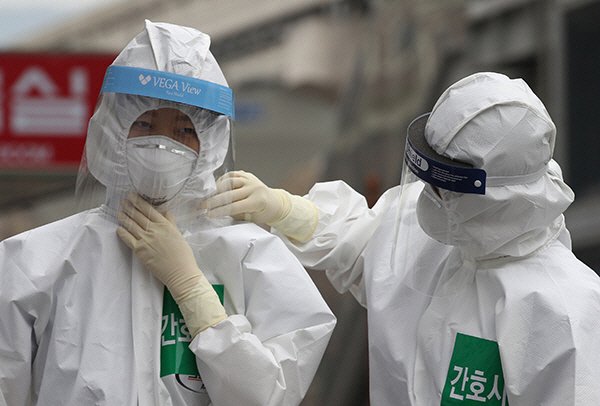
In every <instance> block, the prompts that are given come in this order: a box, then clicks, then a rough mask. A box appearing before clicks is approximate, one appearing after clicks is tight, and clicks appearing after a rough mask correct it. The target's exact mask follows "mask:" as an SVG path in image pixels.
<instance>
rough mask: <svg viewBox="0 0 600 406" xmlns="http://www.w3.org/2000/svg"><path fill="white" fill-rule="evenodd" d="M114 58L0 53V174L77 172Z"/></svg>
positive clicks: (109, 56)
mask: <svg viewBox="0 0 600 406" xmlns="http://www.w3.org/2000/svg"><path fill="white" fill-rule="evenodd" d="M114 58H115V55H81V54H48V53H44V54H30V53H10V54H0V170H32V169H33V170H47V169H59V170H60V169H73V168H77V166H78V165H79V162H80V160H81V155H82V153H83V148H84V145H85V136H86V132H87V123H88V120H89V118H90V117H91V115H92V114H93V111H94V107H95V105H96V100H97V98H98V93H99V92H100V87H101V86H102V81H103V79H104V73H105V71H106V68H107V67H108V65H110V64H111V63H112V61H113V60H114Z"/></svg>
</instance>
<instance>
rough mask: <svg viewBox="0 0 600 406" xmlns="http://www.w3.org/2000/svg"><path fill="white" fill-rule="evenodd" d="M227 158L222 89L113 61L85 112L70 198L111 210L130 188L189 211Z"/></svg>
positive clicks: (226, 100) (226, 101) (227, 111)
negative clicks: (88, 114)
mask: <svg viewBox="0 0 600 406" xmlns="http://www.w3.org/2000/svg"><path fill="white" fill-rule="evenodd" d="M233 162H234V150H233V94H232V91H231V89H230V88H228V87H225V86H221V85H218V84H215V83H211V82H207V81H204V80H199V79H194V78H191V77H188V76H182V75H176V74H172V73H167V72H160V71H155V70H148V69H140V68H133V67H125V66H115V65H113V66H110V67H109V68H108V70H107V72H106V76H105V79H104V83H103V86H102V90H101V94H100V98H99V101H98V105H97V108H96V111H95V113H94V115H93V116H92V118H91V119H90V123H89V127H88V137H87V140H86V148H85V152H84V157H83V159H82V164H81V166H80V171H79V175H78V180H77V198H78V201H79V204H80V206H81V208H82V209H83V208H90V207H94V206H97V205H98V204H99V203H105V204H106V206H107V207H108V208H110V209H113V210H118V208H119V205H120V201H121V199H123V198H124V197H126V196H127V194H128V193H130V192H134V193H137V194H139V195H141V196H142V197H143V198H144V199H145V200H147V201H148V202H149V203H151V204H152V205H153V206H155V207H156V208H157V209H158V210H159V211H167V210H170V211H172V212H174V213H175V212H177V211H190V210H192V211H195V210H197V209H195V208H196V207H197V206H198V203H199V202H200V200H202V199H204V198H206V197H208V196H209V195H211V194H213V193H214V192H215V191H216V186H215V181H216V179H217V178H218V177H220V176H221V175H223V174H224V173H226V172H228V171H230V170H232V169H233ZM103 198H104V201H103V202H102V201H99V200H101V199H103Z"/></svg>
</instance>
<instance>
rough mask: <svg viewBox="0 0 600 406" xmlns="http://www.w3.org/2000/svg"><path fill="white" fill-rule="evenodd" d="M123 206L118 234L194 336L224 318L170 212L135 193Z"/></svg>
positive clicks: (223, 310) (217, 299) (223, 312)
mask: <svg viewBox="0 0 600 406" xmlns="http://www.w3.org/2000/svg"><path fill="white" fill-rule="evenodd" d="M121 206H122V208H123V211H121V212H119V213H118V214H117V217H118V218H119V221H120V222H121V224H122V226H121V227H118V228H117V234H118V235H119V237H120V238H121V239H122V240H123V242H125V244H127V245H128V246H129V247H130V248H131V249H132V250H133V252H134V253H135V255H136V256H137V257H138V259H139V260H140V262H142V263H143V264H144V265H145V266H146V268H148V270H150V271H151V272H152V273H153V274H154V276H156V277H157V278H158V279H159V280H160V281H161V282H162V283H163V284H164V285H165V286H166V287H167V289H169V292H171V295H172V296H173V298H174V299H175V301H176V302H177V304H178V305H179V308H180V309H181V313H182V314H183V317H184V319H185V322H186V325H187V327H188V330H189V331H190V332H191V333H192V336H195V335H196V334H198V333H199V332H200V331H202V330H204V329H206V328H208V327H210V326H212V325H214V324H216V323H218V322H220V321H221V320H223V319H225V318H226V317H227V313H225V309H224V308H223V305H221V302H220V301H219V297H218V295H217V293H216V292H215V291H214V289H213V287H212V286H211V284H210V283H209V282H208V280H207V279H206V277H205V276H204V274H203V273H202V271H201V270H200V268H198V265H197V264H196V259H195V258H194V253H193V252H192V248H191V247H190V246H189V244H188V243H187V241H186V240H185V238H183V235H182V234H181V232H180V231H179V229H178V228H177V225H176V224H175V219H174V218H173V215H172V214H171V213H169V212H167V213H166V214H165V215H164V216H163V215H162V214H161V213H159V212H158V211H156V209H155V208H154V207H152V205H150V204H149V203H148V202H146V201H145V200H144V199H143V198H142V197H140V196H139V195H137V194H133V193H132V194H130V195H129V200H123V201H122V202H121Z"/></svg>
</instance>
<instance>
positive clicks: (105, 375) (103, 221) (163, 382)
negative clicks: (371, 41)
mask: <svg viewBox="0 0 600 406" xmlns="http://www.w3.org/2000/svg"><path fill="white" fill-rule="evenodd" d="M209 43H210V40H209V38H208V36H207V35H205V34H203V33H200V32H199V31H197V30H194V29H191V28H185V27H179V26H175V25H171V24H165V23H152V22H149V21H147V22H146V28H145V30H144V31H143V32H142V33H141V34H140V35H138V36H137V37H136V38H135V39H134V40H133V41H132V42H131V43H130V44H129V45H128V46H127V47H126V48H125V49H124V50H123V51H122V52H121V54H120V55H119V56H118V57H117V59H116V60H115V62H114V63H113V65H112V66H111V68H115V67H122V66H126V67H129V68H136V69H137V68H142V69H145V70H150V72H148V71H143V72H144V73H143V74H140V76H139V81H140V83H141V84H140V85H138V86H149V85H151V84H152V80H153V78H154V77H157V78H158V77H162V78H163V79H164V80H165V81H166V80H168V79H172V80H174V81H177V80H182V81H181V82H179V83H184V81H183V79H185V78H183V77H184V76H187V77H191V78H195V79H200V80H201V81H205V82H206V83H200V82H194V81H192V82H190V83H200V85H199V86H200V87H201V91H202V92H204V91H207V92H209V93H210V92H211V91H212V90H214V89H217V90H219V91H220V90H223V87H226V86H227V83H226V82H225V79H224V77H223V75H222V73H221V71H220V69H219V67H218V65H217V63H216V61H215V60H214V58H213V57H212V55H211V54H210V52H209V51H208V47H209ZM117 71H118V69H116V70H115V72H117ZM152 71H155V72H152ZM118 72H120V71H118ZM119 74H121V73H119ZM166 74H174V75H176V76H164V75H166ZM115 75H116V76H118V75H117V74H116V73H115ZM160 75H163V76H160ZM109 76H110V75H108V74H107V77H109ZM116 76H115V77H116ZM136 78H137V76H136ZM165 78H166V79H165ZM136 80H137V79H136ZM190 80H191V79H190ZM144 82H145V83H144ZM163 83H166V82H164V81H163ZM106 84H107V80H106V79H105V85H106ZM188 84H189V83H188ZM211 84H216V85H218V86H220V87H216V88H215V87H214V86H213V87H211V86H212V85H211ZM109 85H110V83H109ZM109 88H110V87H109ZM186 89H188V90H189V87H186ZM211 89H212V90H211ZM178 90H182V89H181V88H180V89H178ZM225 90H227V89H225ZM198 93H201V92H200V91H199V92H198ZM224 94H225V96H224V97H225V98H224V99H219V100H220V101H222V102H224V103H225V105H226V106H229V107H232V105H233V101H232V100H230V101H229V102H228V101H227V100H226V98H227V95H228V94H229V93H227V92H225V93H224ZM196 96H197V95H196ZM174 97H179V96H178V95H175V96H174ZM185 97H187V95H186V96H185ZM185 97H184V100H186V99H185ZM207 103H208V105H209V106H211V105H213V104H211V103H213V102H207ZM228 103H230V104H228ZM161 108H167V109H168V108H172V109H176V110H179V111H181V112H183V113H185V115H186V116H187V117H189V118H190V119H191V121H192V122H193V125H194V127H195V129H196V132H197V134H198V137H199V140H200V146H199V149H198V151H196V152H194V151H193V150H192V149H190V148H185V147H183V146H181V145H180V146H173V145H174V144H173V143H171V141H169V140H168V139H166V140H165V139H164V138H165V137H162V138H161V137H158V141H157V140H156V139H155V138H157V137H146V138H144V137H141V138H140V140H141V141H139V144H140V145H143V146H142V147H141V148H146V149H150V150H153V152H152V153H154V152H156V151H154V150H158V149H164V148H165V145H167V146H168V147H167V149H171V150H172V151H176V152H177V154H179V153H181V152H182V151H183V152H184V153H183V155H186V156H188V157H190V156H194V157H195V162H193V165H191V166H188V165H187V164H186V165H182V167H181V168H183V169H182V171H183V172H182V173H187V175H186V176H185V177H184V178H185V179H184V180H185V182H184V184H183V186H181V187H179V186H178V187H177V191H176V192H175V193H174V197H173V196H172V195H173V193H171V192H172V189H169V198H168V201H167V202H166V203H163V204H158V205H157V208H159V210H166V209H168V210H170V211H171V212H173V214H174V216H175V220H176V221H177V226H178V228H179V230H180V231H181V234H182V235H183V237H184V238H185V240H186V241H187V243H188V244H189V246H190V247H191V248H192V251H193V254H194V257H195V259H196V262H197V265H198V268H199V269H200V270H201V271H202V273H203V274H204V276H205V277H206V278H207V279H208V281H209V282H210V284H212V285H213V286H214V288H215V291H216V292H217V293H218V294H219V297H220V299H221V301H222V303H223V307H224V309H225V311H226V313H227V315H228V317H226V318H225V319H224V320H222V321H220V322H218V323H217V324H215V325H213V326H212V327H209V328H206V329H204V330H202V331H200V332H199V333H197V334H196V335H195V337H192V334H191V333H192V332H191V331H188V329H187V327H186V323H185V320H184V319H183V318H182V316H181V312H180V311H179V309H178V308H177V305H175V304H174V302H173V299H172V298H171V297H170V295H169V293H168V292H167V291H166V289H165V287H164V286H163V284H162V283H161V282H160V281H159V280H158V279H157V278H155V277H154V276H153V274H152V273H150V272H149V271H148V269H146V268H145V267H144V265H143V264H142V263H141V262H140V261H139V260H138V258H137V257H136V256H135V255H134V254H133V252H132V250H131V249H130V248H129V247H128V246H127V245H125V244H124V243H123V241H121V239H120V238H119V237H118V236H117V232H116V230H117V227H118V224H119V222H118V220H117V219H116V217H115V215H116V212H117V211H118V210H120V207H119V205H120V202H121V200H122V199H123V198H125V197H126V195H127V194H128V193H130V192H132V191H137V192H140V193H142V192H141V191H140V190H139V189H138V188H137V186H134V183H135V182H136V180H135V179H137V178H135V176H134V172H135V171H133V170H131V171H129V170H128V165H132V166H133V165H135V163H132V162H133V161H132V160H131V157H129V156H128V153H129V152H128V151H130V150H131V148H130V149H128V145H131V142H130V141H128V131H129V129H130V127H132V122H134V121H135V120H136V118H138V117H139V116H140V114H142V113H144V112H147V111H155V110H156V109H161ZM231 110H232V109H231ZM209 113H210V114H207V113H206V110H205V109H195V108H194V106H190V105H186V104H182V103H178V102H175V101H173V100H160V99H157V98H153V97H147V96H137V95H136V94H135V93H133V94H132V93H129V94H120V93H117V92H111V91H105V92H104V93H103V94H102V97H101V102H100V103H99V106H98V108H97V110H96V112H95V114H94V117H93V118H92V119H91V120H90V126H89V131H88V139H87V144H86V150H87V160H86V162H85V163H86V164H87V168H88V169H89V173H90V174H91V175H93V176H94V178H95V179H97V180H98V181H99V182H100V183H101V184H103V185H104V186H105V187H106V203H105V204H104V205H102V206H101V207H98V208H95V209H91V210H88V211H84V212H81V213H78V214H76V215H73V216H71V217H68V218H66V219H63V220H60V221H57V222H55V223H52V224H48V225H45V226H42V227H40V228H37V229H34V230H31V231H28V232H25V233H23V234H20V235H18V236H15V237H12V238H9V239H7V240H5V241H3V242H2V243H0V281H1V282H0V390H1V392H0V405H3V406H17V405H19V406H22V405H33V404H38V405H91V404H97V405H131V406H134V405H144V406H146V405H161V406H163V405H173V406H177V405H187V406H191V405H194V406H196V405H215V406H221V405H236V406H238V405H261V406H265V405H297V404H299V403H300V401H301V400H302V398H303V397H304V395H305V393H306V391H307V389H308V387H309V385H310V383H311V381H312V379H313V376H314V373H315V372H316V369H317V367H318V364H319V362H320V360H321V357H322V355H323V352H324V350H325V348H326V345H327V343H328V341H329V338H330V335H331V333H332V330H333V327H334V325H335V317H334V316H333V314H332V313H331V311H330V310H329V308H328V307H327V305H326V303H325V302H324V301H323V299H322V297H321V296H320V294H319V292H318V291H317V289H316V287H315V285H314V284H313V282H312V281H311V279H310V278H309V276H308V275H307V274H306V272H305V271H304V269H303V268H302V266H301V265H300V263H299V262H298V261H297V259H296V258H294V256H293V255H292V254H291V253H290V252H289V251H288V250H287V249H286V248H285V246H284V245H283V243H282V242H281V240H280V239H278V238H277V237H275V236H273V235H271V234H269V233H267V232H266V231H264V230H263V229H261V228H260V227H258V226H255V225H254V224H250V223H235V222H233V221H231V219H229V220H222V221H214V220H211V219H207V218H206V217H205V216H204V215H203V214H202V212H201V211H200V210H199V209H197V208H196V206H197V204H196V203H197V199H201V198H204V197H206V196H208V195H210V194H211V193H213V192H214V191H215V178H214V176H215V175H218V174H219V171H220V170H224V169H230V168H228V165H229V164H230V162H228V159H230V158H228V157H229V156H230V155H231V142H232V140H231V131H230V129H231V120H230V118H229V117H227V114H229V115H230V116H231V115H232V111H229V112H228V110H227V108H225V109H224V113H223V114H213V112H209ZM207 116H208V117H211V118H209V119H207ZM203 126H204V127H203ZM136 140H137V139H136ZM146 140H148V144H147V145H146V144H145V142H146ZM155 141H156V143H155ZM136 142H138V141H136ZM148 145H151V146H152V147H148ZM169 145H170V146H169ZM194 154H196V155H194ZM158 155H160V154H158ZM186 168H187V169H186ZM176 169H177V170H178V171H179V169H180V168H176ZM149 171H150V170H149ZM186 171H187V172H186ZM141 172H143V171H141ZM136 173H139V172H136ZM169 176H170V175H169ZM178 176H180V177H181V173H180V174H179V175H178ZM137 180H139V179H137ZM140 182H141V184H143V182H142V181H140ZM146 186H147V184H146ZM155 186H156V185H155ZM164 186H165V185H164V184H160V182H159V184H158V186H157V189H161V188H163V187H164ZM167 186H168V185H167ZM169 187H170V186H168V187H167V189H168V188H169ZM161 190H162V189H161ZM148 193H152V192H151V191H150V192H148ZM148 200H149V201H151V196H148ZM163 298H164V300H163ZM190 350H191V352H190ZM184 352H185V353H186V354H182V353H184ZM173 354H174V355H173ZM186 356H187V357H188V359H187V361H189V357H190V356H191V359H192V361H191V364H190V363H189V362H188V363H187V364H186V360H185V358H186ZM184 364H185V365H184ZM182 365H184V366H182Z"/></svg>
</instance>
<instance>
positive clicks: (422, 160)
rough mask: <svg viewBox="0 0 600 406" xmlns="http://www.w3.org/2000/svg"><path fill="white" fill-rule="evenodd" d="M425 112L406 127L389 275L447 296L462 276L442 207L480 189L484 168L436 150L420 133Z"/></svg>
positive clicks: (415, 287)
mask: <svg viewBox="0 0 600 406" xmlns="http://www.w3.org/2000/svg"><path fill="white" fill-rule="evenodd" d="M428 116H429V115H428V114H426V115H423V116H420V117H418V118H417V119H415V120H414V121H413V122H412V123H411V124H410V125H409V128H408V134H407V139H406V147H405V153H404V164H403V171H402V181H401V184H400V188H399V196H398V206H397V212H396V220H395V224H394V240H393V241H394V244H393V246H392V250H391V259H390V261H391V268H392V270H393V272H394V275H396V276H397V277H398V278H399V280H401V281H402V283H403V284H404V285H405V286H406V287H408V288H409V289H411V290H415V291H418V292H419V293H421V294H424V295H428V296H447V295H451V294H453V293H455V292H456V291H458V289H460V287H461V286H462V285H463V284H464V282H465V281H466V278H467V277H468V276H467V274H466V273H460V274H459V273H456V270H457V266H456V264H458V263H460V261H461V258H460V254H459V251H458V250H454V251H453V250H452V245H451V243H452V240H453V232H454V230H453V224H452V221H451V219H450V217H449V216H448V212H449V211H451V210H452V204H453V203H452V201H453V197H454V196H459V195H461V194H473V195H483V194H485V185H486V173H485V171H483V170H481V169H476V168H473V167H472V166H471V165H468V164H464V163H460V162H456V161H453V160H451V159H449V158H446V157H443V156H441V155H439V154H437V153H436V152H435V151H434V150H433V149H432V148H431V147H430V146H429V144H428V143H427V141H426V140H425V137H424V131H425V125H426V123H427V118H428ZM451 252H452V253H453V254H451ZM457 275H460V276H458V277H457ZM458 279H460V280H458Z"/></svg>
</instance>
